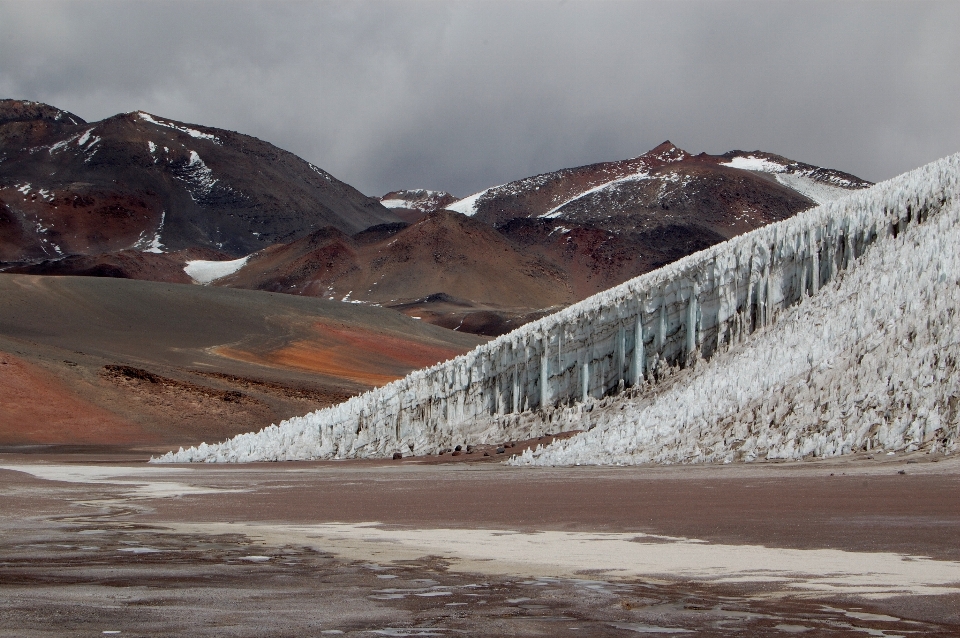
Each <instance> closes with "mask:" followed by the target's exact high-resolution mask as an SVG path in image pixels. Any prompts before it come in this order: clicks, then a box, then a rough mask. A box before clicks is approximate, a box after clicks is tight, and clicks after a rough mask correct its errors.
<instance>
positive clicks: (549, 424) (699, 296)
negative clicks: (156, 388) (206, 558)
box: [156, 156, 960, 462]
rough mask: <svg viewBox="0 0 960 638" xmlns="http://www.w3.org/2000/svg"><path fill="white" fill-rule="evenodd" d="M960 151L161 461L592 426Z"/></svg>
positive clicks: (836, 256) (764, 310)
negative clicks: (272, 422)
mask: <svg viewBox="0 0 960 638" xmlns="http://www.w3.org/2000/svg"><path fill="white" fill-rule="evenodd" d="M958 175H960V156H951V157H949V158H945V159H943V160H940V161H938V162H934V163H932V164H929V165H927V166H924V167H922V168H920V169H917V170H915V171H912V172H910V173H907V174H905V175H902V176H900V177H898V178H895V179H893V180H890V181H888V182H884V183H881V184H878V185H876V186H874V187H872V188H870V189H868V190H865V191H859V192H856V193H854V194H851V195H850V196H848V197H846V198H844V199H841V200H837V201H834V202H830V203H828V204H825V205H823V206H821V207H818V208H815V209H812V210H810V211H807V212H804V213H801V214H800V215H797V216H796V217H793V218H791V219H788V220H785V221H783V222H779V223H777V224H772V225H770V226H766V227H764V228H761V229H758V230H756V231H754V232H752V233H749V234H747V235H742V236H740V237H737V238H734V239H732V240H730V241H728V242H724V243H723V244H719V245H717V246H714V247H712V248H710V249H708V250H705V251H702V252H699V253H696V254H694V255H690V256H689V257H686V258H684V259H682V260H680V261H678V262H675V263H673V264H670V265H668V266H667V267H665V268H663V269H660V270H658V271H655V272H652V273H648V274H646V275H643V276H641V277H638V278H636V279H633V280H631V281H628V282H626V283H624V284H622V285H620V286H617V287H615V288H612V289H610V290H607V291H604V292H602V293H600V294H598V295H595V296H593V297H591V298H589V299H586V300H584V301H582V302H580V303H578V304H575V305H573V306H570V307H569V308H566V309H565V310H563V311H561V312H559V313H556V314H554V315H550V316H548V317H545V318H543V319H541V320H539V321H537V322H534V323H531V324H527V325H525V326H523V327H521V328H519V329H518V330H516V331H514V332H512V333H509V334H507V335H503V336H502V337H499V338H497V339H496V340H494V341H491V342H489V343H487V344H484V345H483V346H480V347H479V348H477V349H475V350H473V351H472V352H469V353H467V354H465V355H462V356H460V357H457V358H456V359H453V360H450V361H447V362H444V363H442V364H438V365H436V366H433V367H431V368H427V369H425V370H420V371H417V372H414V373H412V374H410V375H409V376H407V377H405V378H404V379H400V380H398V381H395V382H393V383H390V384H388V385H386V386H383V387H381V388H377V389H375V390H372V391H370V392H367V393H365V394H362V395H359V396H357V397H354V398H352V399H350V400H348V401H347V402H345V403H342V404H340V405H337V406H332V407H330V408H326V409H323V410H319V411H317V412H314V413H311V414H308V415H306V416H303V417H297V418H293V419H289V420H287V421H284V422H283V423H281V424H280V425H279V426H270V427H269V428H265V429H264V430H262V431H261V432H259V433H256V434H254V433H251V434H244V435H240V436H238V437H235V438H233V439H231V440H229V441H226V442H224V443H221V444H218V445H205V444H204V445H201V446H199V447H197V448H191V449H189V450H185V451H184V450H181V451H180V452H178V453H171V454H167V455H165V456H163V457H161V458H160V459H156V460H158V461H165V462H187V461H207V462H219V461H227V462H229V461H240V462H242V461H254V460H293V459H310V458H356V457H376V456H388V455H391V454H392V453H393V452H396V451H400V452H402V453H404V454H409V453H417V454H423V453H428V452H436V451H438V450H440V449H444V448H448V447H452V446H454V445H457V444H466V443H484V442H495V441H502V440H505V439H510V438H527V437H530V436H536V435H539V434H542V433H543V432H544V431H546V430H553V431H557V430H562V429H573V428H581V427H582V422H583V421H582V418H581V417H582V415H583V414H584V412H585V411H588V410H590V409H591V406H592V403H593V401H594V400H595V399H599V398H601V397H604V396H606V395H610V394H615V393H618V392H621V391H623V390H625V389H628V388H633V390H632V393H633V394H636V393H637V392H638V391H641V390H642V388H643V387H646V384H654V383H658V382H659V380H660V379H661V378H663V377H664V376H666V375H669V372H670V370H673V369H676V368H682V367H685V366H687V365H688V364H689V363H690V362H692V361H696V360H698V359H705V358H710V357H712V356H713V355H714V354H715V353H718V352H723V351H727V350H730V349H731V348H734V347H735V346H737V345H738V344H740V343H741V342H742V341H743V340H744V338H745V337H746V336H747V335H749V334H751V333H752V332H754V331H756V330H757V329H759V328H761V327H764V326H768V325H770V324H772V323H774V322H776V321H777V319H778V317H779V316H780V315H781V314H782V313H783V312H784V310H785V309H787V308H788V307H789V306H791V305H793V304H796V303H797V302H798V301H800V300H801V299H802V298H803V297H804V296H805V295H808V294H809V295H812V294H816V293H817V292H818V291H819V289H820V288H821V287H823V286H825V285H826V284H827V283H829V282H831V281H832V280H833V279H834V278H835V277H836V276H837V274H838V273H840V272H842V271H844V270H845V269H847V268H848V267H850V266H851V264H852V263H853V262H854V261H855V260H856V259H857V258H859V257H860V256H861V255H862V254H863V253H864V252H865V251H867V250H868V248H869V247H870V246H871V245H872V244H873V243H875V242H876V241H877V240H878V239H880V238H884V237H889V236H897V235H899V234H900V233H902V232H903V231H904V230H905V229H906V228H907V227H908V226H910V225H912V224H916V223H920V222H924V221H926V220H927V219H929V218H930V217H931V216H934V215H936V214H937V213H939V212H940V211H941V210H943V209H944V207H946V206H947V205H948V204H949V203H950V202H952V201H953V200H954V199H955V198H956V197H957V192H958Z"/></svg>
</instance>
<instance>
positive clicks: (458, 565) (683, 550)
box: [170, 523, 960, 598]
mask: <svg viewBox="0 0 960 638" xmlns="http://www.w3.org/2000/svg"><path fill="white" fill-rule="evenodd" d="M170 527H172V528H173V529H175V530H176V531H178V532H181V533H202V534H244V535H246V536H249V537H253V538H260V539H263V540H264V541H265V542H266V543H268V544H276V545H284V544H297V545H301V544H302V545H304V546H308V547H311V546H312V547H317V548H318V549H321V550H322V551H324V552H331V553H334V554H337V555H339V556H341V557H343V558H346V559H350V560H357V561H369V560H371V557H373V559H374V560H377V561H378V562H381V563H387V562H391V561H399V560H417V559H418V558H421V557H423V556H425V555H426V556H431V555H432V556H443V557H445V558H446V559H447V560H448V561H450V563H451V564H450V566H449V569H451V570H454V571H463V572H470V573H477V574H504V573H514V574H518V575H524V576H530V575H536V576H538V577H555V578H584V574H585V573H589V574H591V576H592V577H594V578H596V577H597V576H602V577H606V578H609V577H615V578H650V577H656V576H662V577H669V578H670V579H675V578H678V577H679V578H690V579H694V580H700V581H708V582H715V583H770V584H771V585H779V586H781V587H784V588H787V589H792V590H794V591H800V592H828V593H830V594H855V595H858V596H862V597H864V598H886V597H889V596H897V595H903V594H914V595H941V594H955V593H957V587H956V583H957V582H960V563H957V562H955V561H939V560H932V559H929V558H924V557H914V556H903V555H900V554H894V553H889V552H870V553H867V552H850V551H843V550H835V549H784V548H780V547H763V546H760V545H727V544H720V543H716V544H715V543H707V542H704V541H700V540H696V539H689V538H682V537H668V536H658V535H649V534H641V533H605V532H570V531H538V532H518V531H512V530H500V529H409V528H403V527H394V526H390V527H383V526H380V525H379V524H378V523H329V524H319V525H282V524H273V525H271V524H257V523H237V524H233V523H172V524H170Z"/></svg>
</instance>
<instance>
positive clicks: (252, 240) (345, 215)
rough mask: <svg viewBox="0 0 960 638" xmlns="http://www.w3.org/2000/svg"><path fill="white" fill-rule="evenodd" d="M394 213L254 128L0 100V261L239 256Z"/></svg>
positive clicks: (387, 217) (370, 222)
mask: <svg viewBox="0 0 960 638" xmlns="http://www.w3.org/2000/svg"><path fill="white" fill-rule="evenodd" d="M395 221H399V218H398V217H397V216H396V215H394V214H393V213H391V212H390V211H389V210H388V209H386V208H384V207H383V206H382V205H381V204H380V202H379V201H378V200H377V199H376V198H371V197H366V196H364V195H363V194H361V193H360V192H358V191H357V190H356V189H354V188H352V187H350V186H348V185H347V184H344V183H343V182H340V181H338V180H336V179H335V178H333V177H332V176H331V175H329V174H328V173H326V172H325V171H323V170H321V169H319V168H317V167H316V166H313V165H312V164H310V163H308V162H306V161H304V160H302V159H300V158H299V157H297V156H295V155H293V154H291V153H288V152H286V151H284V150H281V149H279V148H277V147H275V146H273V145H271V144H268V143H267V142H263V141H261V140H258V139H256V138H253V137H250V136H247V135H242V134H240V133H235V132H232V131H225V130H221V129H215V128H210V127H205V126H197V125H192V124H189V125H188V124H183V123H180V122H175V121H172V120H167V119H164V118H161V117H158V116H154V115H149V114H147V113H143V112H135V113H126V114H122V115H116V116H114V117H111V118H108V119H106V120H103V121H101V122H94V123H86V122H84V121H83V120H82V119H80V118H79V117H77V116H76V115H73V114H70V113H66V112H64V111H60V110H58V109H55V108H53V107H51V106H47V105H44V104H37V103H34V102H23V101H16V100H2V101H0V261H7V262H14V261H26V260H39V259H44V258H58V257H60V256H64V255H69V254H83V255H96V254H100V253H106V252H113V251H118V250H122V249H127V248H138V249H140V250H146V251H150V250H161V249H163V250H179V249H184V248H196V247H210V248H216V249H218V250H221V251H223V252H224V253H226V254H227V255H232V256H240V255H244V254H248V253H251V252H253V251H255V250H258V249H260V248H263V247H264V246H267V245H270V244H273V243H275V242H279V241H290V240H293V239H296V238H298V237H302V236H303V235H306V234H308V233H309V232H311V231H312V230H315V229H317V228H321V227H324V226H333V227H336V228H339V229H341V230H343V231H345V232H348V233H355V232H357V231H360V230H363V229H364V228H367V227H369V226H372V225H375V224H380V223H388V222H395Z"/></svg>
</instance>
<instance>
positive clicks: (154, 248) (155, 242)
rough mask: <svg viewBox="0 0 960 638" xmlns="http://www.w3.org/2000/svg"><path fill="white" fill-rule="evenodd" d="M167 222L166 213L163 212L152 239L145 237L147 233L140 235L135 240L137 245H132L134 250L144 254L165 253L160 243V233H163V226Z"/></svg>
mask: <svg viewBox="0 0 960 638" xmlns="http://www.w3.org/2000/svg"><path fill="white" fill-rule="evenodd" d="M166 221H167V211H163V212H162V213H161V214H160V225H159V226H158V227H157V231H156V232H155V233H154V234H153V237H149V236H148V235H147V231H143V232H142V233H140V238H139V239H138V240H137V243H135V244H134V245H133V248H134V249H135V250H140V251H142V252H145V253H156V254H160V253H163V252H165V251H164V246H163V244H162V243H161V242H160V233H162V232H163V224H164V223H165V222H166Z"/></svg>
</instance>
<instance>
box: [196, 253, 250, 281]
mask: <svg viewBox="0 0 960 638" xmlns="http://www.w3.org/2000/svg"><path fill="white" fill-rule="evenodd" d="M248 259H250V255H247V256H246V257H241V258H240V259H232V260H230V261H208V260H206V259H192V260H190V261H188V262H187V265H186V266H184V267H183V271H184V272H185V273H187V274H188V275H190V278H191V279H193V280H194V281H195V282H197V283H198V284H203V285H206V284H209V283H212V282H214V281H216V280H217V279H222V278H224V277H226V276H227V275H232V274H233V273H235V272H237V271H238V270H240V269H241V268H243V267H244V266H245V265H246V263H247V260H248Z"/></svg>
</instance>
